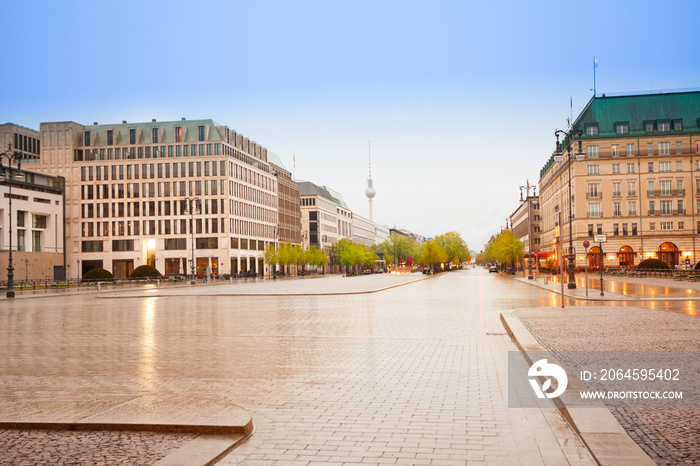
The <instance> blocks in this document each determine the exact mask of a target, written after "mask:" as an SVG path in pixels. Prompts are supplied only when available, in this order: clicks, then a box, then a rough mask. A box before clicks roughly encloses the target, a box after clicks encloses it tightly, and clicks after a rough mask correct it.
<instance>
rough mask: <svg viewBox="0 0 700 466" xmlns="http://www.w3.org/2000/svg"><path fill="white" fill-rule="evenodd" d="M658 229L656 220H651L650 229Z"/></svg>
mask: <svg viewBox="0 0 700 466" xmlns="http://www.w3.org/2000/svg"><path fill="white" fill-rule="evenodd" d="M654 230H656V222H649V231H654Z"/></svg>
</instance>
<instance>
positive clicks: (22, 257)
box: [0, 146, 67, 282]
mask: <svg viewBox="0 0 700 466" xmlns="http://www.w3.org/2000/svg"><path fill="white" fill-rule="evenodd" d="M13 147H14V146H13ZM32 160H36V159H29V160H26V161H25V162H26V163H25V162H23V163H22V174H23V175H24V178H23V180H22V181H19V180H17V179H16V173H17V170H16V169H15V168H16V167H15V166H13V167H12V168H8V167H7V166H4V167H2V168H3V170H2V171H3V175H4V176H3V180H2V181H1V182H0V199H2V202H1V203H0V271H1V272H0V274H2V275H1V276H2V279H3V280H6V279H7V267H8V258H9V251H10V229H11V230H12V263H13V267H14V280H15V282H21V281H23V280H29V281H31V280H54V279H56V280H59V279H63V278H65V275H66V273H65V271H66V266H67V264H66V263H65V260H64V259H65V257H64V254H63V251H64V234H63V233H64V232H63V225H64V210H63V193H64V180H63V178H61V177H58V176H52V175H47V174H45V173H41V172H37V171H34V170H30V169H28V166H33V165H35V164H33V163H30V162H31V161H32ZM10 182H12V186H11V188H12V215H10V212H9V208H10V202H9V199H10ZM10 221H11V222H12V225H11V226H10V223H9V222H10Z"/></svg>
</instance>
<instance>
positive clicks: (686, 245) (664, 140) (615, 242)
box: [539, 92, 700, 268]
mask: <svg viewBox="0 0 700 466" xmlns="http://www.w3.org/2000/svg"><path fill="white" fill-rule="evenodd" d="M573 129H575V130H579V131H581V133H582V136H581V137H580V139H581V141H582V149H583V152H584V153H585V157H584V158H583V160H581V161H577V160H576V159H575V158H573V152H574V151H577V150H578V148H577V144H578V141H577V140H566V141H564V142H563V144H562V145H561V147H560V148H561V149H566V147H567V146H569V144H572V145H573V146H572V147H573V149H572V156H571V158H569V157H568V156H567V152H566V150H564V157H563V160H561V161H559V162H557V161H555V160H554V158H553V157H551V158H550V159H549V160H548V162H547V163H546V164H545V166H544V167H543V168H542V170H541V172H540V183H539V184H540V190H541V192H540V205H541V215H542V238H541V241H542V249H543V250H545V251H548V252H549V253H550V254H552V256H553V257H554V258H556V257H559V258H561V252H560V251H561V247H562V243H563V247H564V251H565V252H564V253H565V254H566V253H567V251H568V244H569V238H570V237H571V238H572V241H573V244H574V249H575V259H576V266H578V267H583V266H584V265H586V262H588V265H589V267H593V268H597V267H599V266H601V265H602V266H605V267H610V266H622V267H625V266H634V265H636V264H638V263H639V262H640V261H641V260H643V259H646V258H650V257H655V258H658V259H661V260H663V261H664V262H666V263H667V264H668V265H670V266H671V267H675V266H678V265H683V264H695V263H697V262H698V256H697V248H698V246H700V245H698V244H697V241H696V237H697V234H698V233H700V216H699V215H698V214H699V213H700V92H669V93H658V94H642V95H624V96H605V95H603V96H600V97H594V98H592V99H591V100H590V101H589V102H588V104H587V105H586V107H585V108H584V110H583V111H582V112H581V114H580V115H579V116H578V118H576V120H575V121H574V124H573ZM572 139H578V138H576V137H574V138H572ZM568 164H571V166H570V167H569V165H568ZM569 170H570V172H571V192H569V178H568V176H569V175H568V173H569ZM569 199H570V200H571V202H570V204H571V206H572V207H571V211H569ZM570 212H571V214H572V217H571V222H569V213H570ZM569 223H571V225H572V227H571V230H570V229H569ZM570 235H571V236H570ZM595 235H606V239H607V241H606V242H605V243H603V244H597V243H594V241H593V239H594V236H595ZM586 240H587V241H589V242H590V243H591V248H590V249H589V251H588V252H589V253H591V254H589V255H588V257H586V255H585V251H584V248H583V242H584V241H586ZM601 246H602V249H601ZM557 251H559V252H557Z"/></svg>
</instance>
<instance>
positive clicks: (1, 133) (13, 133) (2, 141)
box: [0, 123, 41, 163]
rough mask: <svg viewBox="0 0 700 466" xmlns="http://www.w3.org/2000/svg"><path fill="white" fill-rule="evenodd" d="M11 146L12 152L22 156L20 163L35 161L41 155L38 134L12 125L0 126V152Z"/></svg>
mask: <svg viewBox="0 0 700 466" xmlns="http://www.w3.org/2000/svg"><path fill="white" fill-rule="evenodd" d="M10 145H11V146H12V151H13V152H14V151H18V152H20V153H21V154H22V163H24V162H25V161H26V162H31V161H37V160H39V155H40V154H41V140H40V139H39V132H38V131H35V130H33V129H29V128H25V127H24V126H19V125H15V124H13V123H5V124H4V125H0V152H4V151H6V150H7V149H8V147H10Z"/></svg>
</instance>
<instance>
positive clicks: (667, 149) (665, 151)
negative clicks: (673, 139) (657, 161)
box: [659, 142, 671, 155]
mask: <svg viewBox="0 0 700 466" xmlns="http://www.w3.org/2000/svg"><path fill="white" fill-rule="evenodd" d="M670 154H671V143H670V142H660V143H659V155H670Z"/></svg>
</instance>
